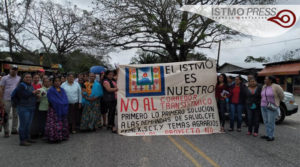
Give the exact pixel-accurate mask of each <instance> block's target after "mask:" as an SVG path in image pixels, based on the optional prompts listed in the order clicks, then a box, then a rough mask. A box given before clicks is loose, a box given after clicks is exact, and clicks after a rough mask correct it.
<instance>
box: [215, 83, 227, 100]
mask: <svg viewBox="0 0 300 167" xmlns="http://www.w3.org/2000/svg"><path fill="white" fill-rule="evenodd" d="M224 90H225V91H228V89H227V86H225V85H224V84H223V85H217V86H216V99H217V100H225V98H224V97H222V96H221V94H222V92H223V91H224Z"/></svg>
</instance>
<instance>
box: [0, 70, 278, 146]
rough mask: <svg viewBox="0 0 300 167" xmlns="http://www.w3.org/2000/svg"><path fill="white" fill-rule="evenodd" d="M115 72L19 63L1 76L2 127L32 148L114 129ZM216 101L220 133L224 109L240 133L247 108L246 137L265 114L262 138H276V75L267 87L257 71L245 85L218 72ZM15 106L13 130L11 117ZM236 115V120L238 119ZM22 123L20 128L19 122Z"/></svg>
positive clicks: (268, 79) (254, 131) (231, 128)
mask: <svg viewBox="0 0 300 167" xmlns="http://www.w3.org/2000/svg"><path fill="white" fill-rule="evenodd" d="M117 76H118V74H117V70H114V71H112V70H107V71H106V72H102V73H101V74H94V73H81V74H78V75H77V78H75V74H74V73H68V74H67V75H66V76H62V75H57V74H53V75H49V76H47V75H45V71H43V70H42V71H39V72H38V73H36V74H33V75H32V74H30V73H24V74H23V75H22V78H21V77H20V76H18V66H16V65H12V66H11V69H10V72H9V74H8V75H5V76H4V75H2V76H1V78H0V79H1V80H0V97H1V98H0V131H2V127H1V126H2V125H3V129H4V135H5V137H10V135H11V134H19V138H20V145H21V146H30V145H31V144H32V143H35V141H34V140H33V139H37V138H42V139H43V140H45V141H48V142H50V143H57V142H61V141H64V140H68V138H69V133H72V134H75V133H77V132H78V131H79V130H80V131H96V130H97V129H99V128H104V127H105V128H107V129H108V130H111V131H112V132H113V133H116V131H117V130H116V126H115V115H116V105H117V91H118V88H117ZM215 92H216V100H217V104H218V111H219V116H220V123H221V131H222V132H225V122H226V121H225V119H226V116H225V113H226V112H229V118H230V121H229V122H230V125H229V129H228V131H234V127H235V126H234V124H235V120H237V125H236V127H237V129H236V130H237V131H238V132H241V128H242V121H243V118H242V113H243V111H246V112H245V113H246V118H247V119H246V123H247V126H248V132H247V135H249V136H250V135H253V136H254V137H257V136H258V132H259V123H260V122H259V121H260V117H261V115H262V118H263V122H264V124H265V126H266V134H265V135H264V136H261V138H263V139H266V140H267V141H273V140H274V139H275V138H274V129H275V119H276V117H277V116H278V115H280V108H279V106H280V101H281V100H283V98H284V94H283V90H282V88H281V87H280V86H279V85H278V84H276V79H275V77H273V76H268V77H265V80H264V85H260V84H258V83H257V80H256V78H255V76H254V75H249V76H248V82H247V83H244V82H243V79H242V78H241V76H236V77H231V76H229V77H227V76H226V75H225V74H221V75H219V76H218V80H217V85H216V91H215ZM11 110H12V113H13V114H12V116H13V117H12V129H10V128H9V127H10V125H9V121H8V120H9V119H8V117H9V115H10V112H11ZM236 118H237V119H236ZM18 124H19V126H18Z"/></svg>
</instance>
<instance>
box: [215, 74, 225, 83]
mask: <svg viewBox="0 0 300 167" xmlns="http://www.w3.org/2000/svg"><path fill="white" fill-rule="evenodd" d="M220 76H223V78H224V79H223V83H224V85H227V76H226V75H225V74H224V73H222V74H221V75H219V76H218V79H217V85H219V84H220V81H219V77H220Z"/></svg>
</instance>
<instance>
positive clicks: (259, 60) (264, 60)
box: [244, 56, 270, 63]
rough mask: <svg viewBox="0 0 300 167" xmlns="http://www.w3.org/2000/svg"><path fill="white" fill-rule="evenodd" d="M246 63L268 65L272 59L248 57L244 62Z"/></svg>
mask: <svg viewBox="0 0 300 167" xmlns="http://www.w3.org/2000/svg"><path fill="white" fill-rule="evenodd" d="M244 61H245V62H246V63H253V62H257V63H268V62H270V58H267V57H262V56H261V57H257V58H255V57H253V56H247V57H246V59H245V60H244Z"/></svg>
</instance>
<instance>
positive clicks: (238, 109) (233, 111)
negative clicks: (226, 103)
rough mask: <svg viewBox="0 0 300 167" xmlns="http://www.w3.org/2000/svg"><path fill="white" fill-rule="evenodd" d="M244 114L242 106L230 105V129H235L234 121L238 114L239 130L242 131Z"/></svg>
mask: <svg viewBox="0 0 300 167" xmlns="http://www.w3.org/2000/svg"><path fill="white" fill-rule="evenodd" d="M242 112H243V105H242V104H230V129H234V120H235V115H236V114H237V128H238V129H241V126H242V121H243V118H242Z"/></svg>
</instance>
